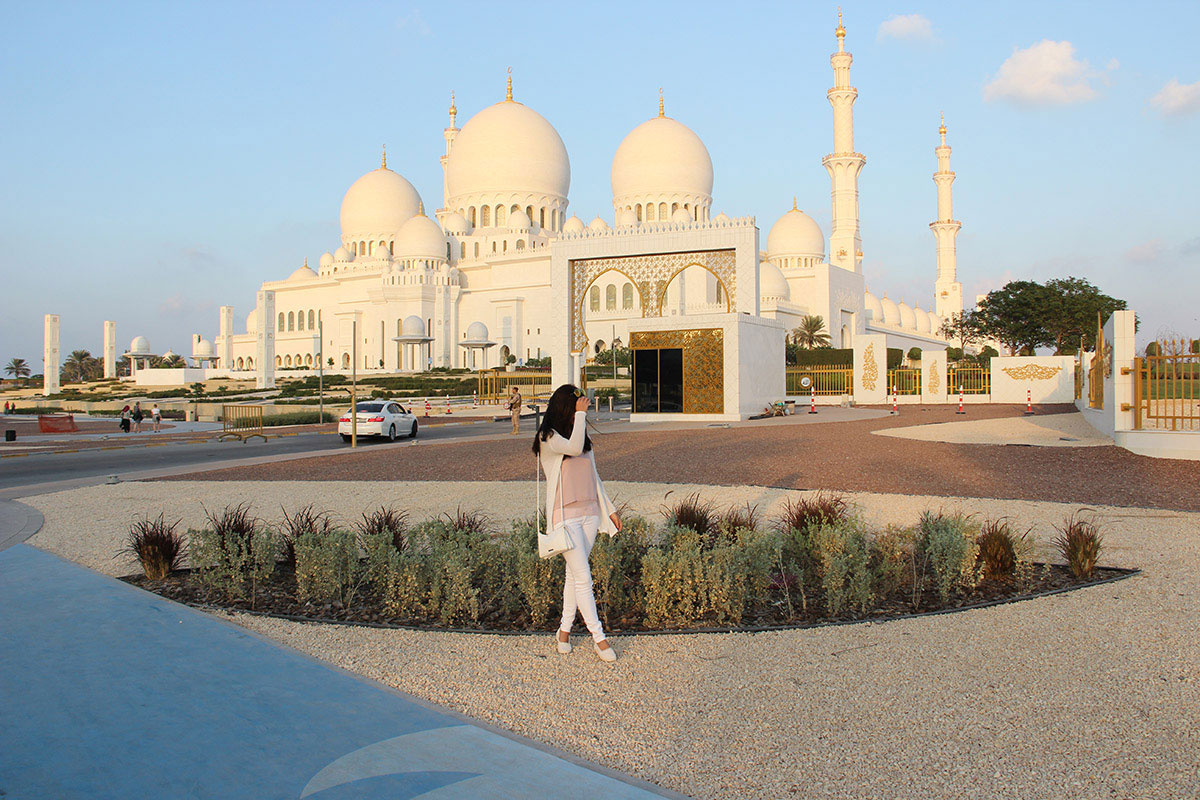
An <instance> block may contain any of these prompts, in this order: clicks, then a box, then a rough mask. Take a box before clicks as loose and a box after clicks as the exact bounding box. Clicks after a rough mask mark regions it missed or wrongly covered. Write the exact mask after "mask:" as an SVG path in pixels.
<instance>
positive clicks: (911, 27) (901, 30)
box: [875, 14, 937, 42]
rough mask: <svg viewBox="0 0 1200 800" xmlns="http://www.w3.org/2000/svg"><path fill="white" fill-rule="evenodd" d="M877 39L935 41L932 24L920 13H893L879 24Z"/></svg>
mask: <svg viewBox="0 0 1200 800" xmlns="http://www.w3.org/2000/svg"><path fill="white" fill-rule="evenodd" d="M875 38H876V39H878V40H881V41H882V40H883V39H903V40H905V41H910V42H936V41H937V36H935V35H934V33H933V24H932V23H930V21H929V20H928V19H927V18H926V17H923V16H921V15H920V14H893V15H892V16H890V17H888V18H887V19H886V20H884V21H883V22H881V23H880V24H879V31H878V32H877V33H876V34H875Z"/></svg>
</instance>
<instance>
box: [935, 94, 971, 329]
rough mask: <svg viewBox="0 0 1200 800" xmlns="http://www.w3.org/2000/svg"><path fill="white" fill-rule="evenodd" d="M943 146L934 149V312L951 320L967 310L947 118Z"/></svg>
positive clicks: (941, 128)
mask: <svg viewBox="0 0 1200 800" xmlns="http://www.w3.org/2000/svg"><path fill="white" fill-rule="evenodd" d="M938 135H939V136H941V137H942V143H941V144H940V145H938V147H937V149H935V150H934V152H935V153H937V160H938V171H937V172H935V173H933V182H934V183H936V184H937V221H936V222H931V223H929V229H930V230H932V231H933V235H934V237H935V238H936V239H937V282H936V283H934V289H933V293H934V307H933V308H934V312H935V313H936V314H937V315H938V316H939V317H941V318H943V319H949V318H950V317H952V316H953V315H955V314H959V313H961V312H962V310H963V300H962V284H961V283H959V282H958V257H957V255H956V253H955V245H954V240H955V239H956V238H958V229H959V228H961V227H962V223H961V222H959V221H958V220H956V219H955V218H954V198H953V194H952V189H951V186H952V185H953V184H954V173H953V172H952V171H951V169H950V145H948V144H946V117H945V115H944V114H943V115H942V124H941V125H940V126H939V127H938Z"/></svg>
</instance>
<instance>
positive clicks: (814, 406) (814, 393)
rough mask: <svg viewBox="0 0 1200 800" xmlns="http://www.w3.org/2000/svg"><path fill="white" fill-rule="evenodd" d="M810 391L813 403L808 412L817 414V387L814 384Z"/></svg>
mask: <svg viewBox="0 0 1200 800" xmlns="http://www.w3.org/2000/svg"><path fill="white" fill-rule="evenodd" d="M809 391H810V392H811V394H810V397H811V398H812V405H810V406H809V407H808V413H810V414H815V413H817V387H815V386H814V387H812V389H810V390H809Z"/></svg>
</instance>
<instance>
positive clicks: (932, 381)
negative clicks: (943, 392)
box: [925, 361, 942, 394]
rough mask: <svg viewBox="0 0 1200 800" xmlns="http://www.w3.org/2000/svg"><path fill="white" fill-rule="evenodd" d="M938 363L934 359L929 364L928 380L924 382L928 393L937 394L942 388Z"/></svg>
mask: <svg viewBox="0 0 1200 800" xmlns="http://www.w3.org/2000/svg"><path fill="white" fill-rule="evenodd" d="M939 373H940V370H938V363H937V362H936V361H934V362H933V363H932V364H930V365H929V380H928V381H927V382H926V384H925V385H926V387H927V388H928V389H929V391H928V394H937V393H938V390H939V389H941V388H942V377H941V375H940V374H939Z"/></svg>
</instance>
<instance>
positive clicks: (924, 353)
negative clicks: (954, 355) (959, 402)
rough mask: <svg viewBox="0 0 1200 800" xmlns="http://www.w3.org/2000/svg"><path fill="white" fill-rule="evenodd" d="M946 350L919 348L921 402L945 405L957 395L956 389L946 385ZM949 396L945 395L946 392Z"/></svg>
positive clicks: (942, 348) (940, 348) (941, 348)
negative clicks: (949, 392)
mask: <svg viewBox="0 0 1200 800" xmlns="http://www.w3.org/2000/svg"><path fill="white" fill-rule="evenodd" d="M946 377H947V376H946V348H944V347H938V348H935V349H926V348H921V402H922V403H926V404H928V403H945V402H946V400H947V397H949V398H950V399H951V400H953V399H954V397H955V396H957V394H958V387H957V386H952V387H948V386H947V385H946ZM948 389H949V390H951V394H950V395H947V390H948Z"/></svg>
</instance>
